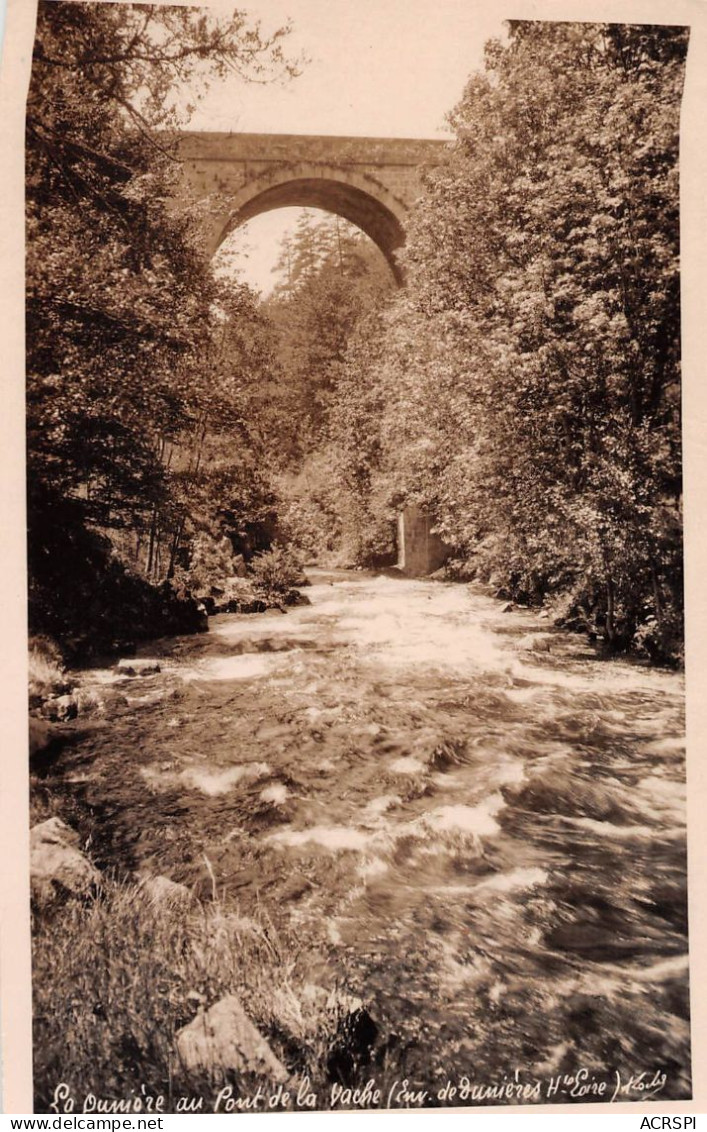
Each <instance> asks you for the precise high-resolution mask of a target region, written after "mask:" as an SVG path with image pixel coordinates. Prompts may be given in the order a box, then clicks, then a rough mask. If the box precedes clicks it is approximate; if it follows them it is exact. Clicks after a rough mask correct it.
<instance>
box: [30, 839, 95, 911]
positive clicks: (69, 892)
mask: <svg viewBox="0 0 707 1132" xmlns="http://www.w3.org/2000/svg"><path fill="white" fill-rule="evenodd" d="M100 882H101V874H100V873H99V872H98V870H97V869H96V868H95V867H94V866H93V865H92V864H91V862H90V861H89V860H88V858H87V857H85V856H84V854H83V853H82V852H81V851H80V849H79V835H78V833H76V832H75V830H73V829H70V828H69V826H68V825H66V824H65V823H64V822H63V821H62V820H61V818H56V817H54V818H49V819H48V820H47V821H43V822H41V823H40V824H39V825H35V826H34V827H33V828H32V830H31V831H30V891H31V894H32V900H33V902H34V904H35V906H37V907H40V908H42V907H46V906H47V905H49V904H52V903H54V902H55V901H56V900H58V899H60V898H66V897H67V896H74V897H85V896H89V895H90V894H91V893H92V892H93V891H94V890H95V889H96V888H97V887H98V886H99V885H100Z"/></svg>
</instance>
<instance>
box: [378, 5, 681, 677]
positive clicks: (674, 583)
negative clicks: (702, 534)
mask: <svg viewBox="0 0 707 1132" xmlns="http://www.w3.org/2000/svg"><path fill="white" fill-rule="evenodd" d="M686 45H687V32H686V31H685V29H681V28H670V27H635V28H633V27H624V26H622V27H620V28H618V27H612V26H610V25H600V24H553V23H535V22H534V23H524V22H513V23H511V25H510V37H509V42H508V44H507V45H506V46H505V47H504V46H502V45H501V44H500V43H497V42H492V43H491V44H489V45H488V46H487V51H486V66H485V70H484V72H483V73H480V74H477V75H475V76H473V77H472V78H471V80H470V82H469V84H468V86H467V88H466V91H465V93H464V97H463V99H462V100H461V102H460V103H459V105H458V106H457V108H456V110H455V111H454V112H453V114H452V115H451V119H450V120H451V123H452V125H453V127H454V129H455V131H456V134H457V141H456V144H455V145H454V147H453V149H452V152H451V158H450V161H449V164H448V165H447V166H446V167H442V168H441V169H440V170H438V171H437V172H436V173H435V174H433V175H431V177H430V183H429V187H428V191H427V193H426V195H425V196H424V198H423V199H422V201H421V203H420V206H419V208H418V209H417V210H416V212H415V214H414V216H413V217H412V222H411V225H410V232H409V237H408V245H407V251H406V267H407V273H408V280H409V301H406V305H407V307H408V310H407V313H403V312H402V311H401V313H400V314H399V315H398V318H397V328H395V327H393V328H391V329H390V330H388V331H387V334H388V340H389V342H390V345H389V348H388V350H387V352H386V360H385V363H384V366H383V367H382V369H383V371H384V372H385V371H386V370H388V371H390V374H391V376H389V377H388V378H387V380H388V382H389V391H390V396H391V398H392V397H393V389H394V388H396V389H397V395H396V398H395V401H393V400H391V402H390V407H389V409H388V415H389V419H390V420H391V422H392V421H394V422H395V427H396V428H397V433H398V443H397V445H395V447H393V446H391V445H389V450H388V454H387V455H385V450H384V456H383V458H382V463H381V468H382V471H381V473H380V474H381V475H385V476H387V477H388V480H389V482H390V490H389V492H388V495H389V497H390V496H391V492H392V493H393V494H395V492H397V498H398V499H402V498H411V497H412V498H417V499H419V500H421V501H423V502H425V503H427V504H428V505H429V506H430V507H431V508H432V509H433V510H434V511H435V512H436V514H437V516H438V519H439V525H440V528H441V529H442V530H443V532H444V533H445V535H446V536H447V538H448V539H449V541H450V542H452V543H453V544H454V545H456V546H457V548H458V551H459V553H460V554H461V555H462V556H465V557H466V558H471V559H473V561H474V563H475V565H476V568H477V569H478V570H480V571H481V572H482V573H485V574H486V575H487V576H488V575H491V576H493V577H494V578H495V579H496V580H497V581H498V582H499V583H500V584H502V585H503V586H504V588H508V589H510V590H511V591H512V592H513V593H514V595H515V596H516V597H518V598H520V599H524V600H541V599H542V598H543V596H545V595H547V594H550V593H560V592H561V593H564V594H565V595H566V596H567V605H568V607H571V608H572V609H573V610H574V612H573V614H572V615H573V616H574V617H575V619H576V618H577V617H581V619H582V620H583V622H584V623H585V624H587V625H588V626H589V627H590V628H591V629H592V630H593V631H595V632H597V633H599V634H600V635H601V636H602V638H603V639H604V640H605V641H606V642H607V644H608V645H609V646H610V647H611V648H624V647H631V646H635V645H640V646H641V647H642V648H644V649H646V650H647V651H648V652H651V653H652V654H653V655H656V656H658V655H662V656H669V655H672V654H673V653H674V652H675V650H676V649H678V650H679V646H680V617H681V602H682V592H681V590H682V580H681V541H680V535H679V531H680V493H681V475H680V416H679V414H680V370H679V365H680V337H679V326H680V318H679V266H678V262H679V261H678V254H679V227H678V131H679V112H680V95H681V90H682V81H683V72H684V59H685V50H686ZM401 325H404V326H405V334H404V336H403V337H404V338H406V339H407V342H408V345H405V343H404V342H402V343H401V341H400V327H401ZM380 368H381V367H379V369H380ZM393 375H394V377H393ZM401 394H403V395H401ZM381 429H382V433H381V435H385V431H386V425H385V424H383V425H382V426H381Z"/></svg>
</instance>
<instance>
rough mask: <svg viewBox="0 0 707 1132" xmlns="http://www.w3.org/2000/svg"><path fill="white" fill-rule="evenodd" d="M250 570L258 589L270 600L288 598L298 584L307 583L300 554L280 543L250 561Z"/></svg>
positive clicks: (303, 584)
mask: <svg viewBox="0 0 707 1132" xmlns="http://www.w3.org/2000/svg"><path fill="white" fill-rule="evenodd" d="M250 571H251V575H252V578H253V583H254V585H255V588H256V591H258V592H259V593H261V594H262V595H263V597H264V598H265V600H266V601H268V602H272V601H277V600H278V599H282V598H287V596H288V595H289V594H290V593H291V591H292V590H293V589H295V588H296V587H297V586H305V585H306V584H307V579H306V577H305V575H304V573H303V571H302V563H301V561H300V559H299V557H298V555H297V554H296V553H295V552H294V551H293V550H291V549H289V548H288V547H284V546H281V545H280V544H279V543H274V545H273V546H272V548H271V549H270V550H266V551H263V553H262V554H257V555H256V556H255V558H253V560H252V562H251V563H250Z"/></svg>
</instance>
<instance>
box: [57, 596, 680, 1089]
mask: <svg viewBox="0 0 707 1132" xmlns="http://www.w3.org/2000/svg"><path fill="white" fill-rule="evenodd" d="M308 593H309V596H310V598H311V602H312V604H311V605H310V606H306V607H299V608H297V609H294V610H292V611H291V612H289V613H288V614H287V615H286V616H283V615H281V614H277V615H268V616H264V617H262V618H260V617H238V616H234V617H220V618H216V619H214V620H213V622H212V632H211V633H210V634H209V636H208V638H200V639H198V640H197V639H194V640H191V641H186V642H185V641H181V642H177V643H176V645H175V650H174V652H173V653H172V654H170V653H169V650H167V655H166V656H165V658H164V660H163V661H161V663H162V664H163V672H162V673H161V674H160V675H159V676H153V677H150V678H149V679H150V680H151V681H152V683H151V684H150V685H149V686H148V685H145V687H144V688H143V687H142V684H141V685H140V686H139V687H138V688H136V689H135V694H137V693H138V692H139V694H141V695H148V694H149V695H150V696H152V697H153V699H152V700H151V701H150V702H149V703H148V702H146V703H145V704H144V705H143V706H139V705H136V707H135V709H134V712H133V714H130V713H129V712H128V713H127V714H126V715H125V717H124V718H123V717H121V718H120V719H116V720H114V721H113V723H112V725H111V731H110V734H106V736H105V739H104V738H102V737H101V735H98V736H93V737H90V738H89V739H87V740H85V743H84V746H87V747H88V754H89V755H90V763H89V766H90V769H91V775H92V776H93V777H92V784H89V786H87V785H86V784H85V783H84V782H83V781H82V780H80V779H77V782H76V786H75V787H74V789H75V790H76V791H83V794H82V795H81V797H84V796H85V797H86V798H90V804H91V806H92V807H93V808H94V811H95V809H96V808H98V809H100V806H101V805H102V804H103V802H102V799H103V798H105V799H106V802H105V805H106V806H107V807H108V808H109V812H110V813H115V810H116V805H117V803H116V799H118V802H119V809H120V815H121V816H120V822H119V826H118V827H116V830H113V829H111V830H110V837H111V838H112V840H111V841H110V846H111V849H110V852H111V853H112V852H114V849H113V846H114V845H115V843H116V840H119V838H120V836H123V835H122V834H121V832H120V831H121V829H122V828H123V827H124V828H125V830H126V831H127V832H126V833H125V839H126V842H127V843H129V845H130V847H131V848H130V852H131V853H132V854H133V855H135V856H136V857H138V858H139V857H140V854H143V855H144V857H145V859H148V860H149V862H150V868H151V869H152V871H155V870H157V871H162V872H164V873H165V874H166V875H168V876H170V877H172V878H173V879H175V880H179V881H182V882H184V883H187V884H190V885H192V886H196V887H197V889H198V886H199V885H201V886H202V890H203V891H204V892H205V893H206V894H207V897H208V894H209V893H211V891H212V889H213V887H214V884H215V886H216V890H217V892H218V893H219V899H222V900H223V901H224V902H225V904H226V906H227V907H228V905H229V901H230V902H232V903H233V905H234V908H233V914H237V915H239V916H241V917H244V918H245V920H247V919H248V918H249V917H251V918H253V920H254V922H255V919H257V916H259V915H261V914H263V913H265V914H266V915H267V916H268V917H269V918H270V919H271V920H272V921H273V922H275V923H278V922H285V921H288V922H290V923H291V924H293V925H295V926H296V931H297V938H298V940H299V941H300V944H301V948H302V952H303V956H304V958H303V957H300V961H301V962H303V963H304V964H305V966H306V961H307V960H306V956H307V955H308V954H309V953H310V952H311V957H312V959H311V961H312V963H313V964H314V965H320V966H321V964H322V963H325V964H326V966H327V969H328V970H329V972H330V975H331V978H332V980H333V981H335V982H337V983H339V984H341V985H344V986H346V987H348V988H349V989H350V991H351V992H352V993H355V994H356V995H358V996H359V997H360V998H361V1000H362V1001H363V1002H364V1003H366V1004H369V1009H370V1011H371V1012H372V1013H373V1014H374V1015H375V1018H376V1023H377V1024H378V1025H379V1027H380V1030H381V1033H382V1034H383V1035H386V1036H387V1037H388V1038H390V1040H391V1041H392V1040H393V1038H394V1039H395V1041H396V1042H398V1044H399V1045H402V1046H404V1048H405V1049H406V1050H407V1051H408V1052H407V1054H406V1057H407V1058H408V1066H409V1074H410V1078H411V1080H422V1079H423V1078H424V1077H425V1074H426V1073H428V1074H429V1073H432V1072H433V1070H434V1069H435V1067H442V1069H443V1070H444V1073H445V1075H448V1076H453V1075H454V1073H459V1074H461V1073H470V1072H473V1073H475V1074H476V1075H477V1076H478V1077H479V1078H480V1079H495V1078H497V1077H499V1076H502V1074H503V1073H505V1072H510V1073H511V1074H512V1073H513V1072H514V1070H515V1068H516V1067H517V1066H518V1065H523V1066H526V1067H528V1071H529V1072H531V1071H537V1072H538V1073H540V1072H550V1071H552V1072H557V1073H571V1072H576V1070H577V1069H578V1068H580V1067H583V1066H584V1067H587V1068H588V1069H590V1071H592V1072H595V1073H597V1074H599V1073H601V1072H604V1071H606V1072H607V1073H611V1072H614V1071H619V1072H620V1073H622V1074H625V1075H626V1076H629V1075H630V1073H632V1072H638V1071H642V1070H644V1069H645V1070H646V1071H651V1072H652V1071H653V1069H655V1068H658V1067H660V1066H663V1067H667V1071H669V1077H670V1084H669V1085H668V1086H666V1092H665V1094H664V1095H665V1096H666V1097H668V1096H672V1097H678V1096H685V1095H686V1092H687V1090H688V1087H689V1084H688V1083H689V1061H688V1022H687V1017H688V1014H687V1010H688V1005H687V991H686V985H687V981H686V977H687V960H686V955H687V942H686V874H685V856H684V821H685V784H684V722H683V683H682V679H681V677H680V676H679V675H677V674H671V673H667V672H661V671H657V670H651V669H648V668H646V667H643V666H640V665H635V664H631V663H629V662H626V661H612V662H603V661H600V660H598V659H596V658H594V657H593V656H592V654H591V651H590V650H589V649H588V647H587V645H586V642H584V641H583V640H582V639H581V638H574V637H571V636H569V635H566V634H561V633H555V632H553V631H552V630H551V629H550V627H549V626H548V623H547V622H546V621H545V622H541V621H539V619H538V618H537V617H535V616H534V615H533V614H532V613H530V612H520V611H519V612H514V613H505V614H504V613H503V612H502V611H501V605H500V603H498V602H496V601H494V600H493V599H491V598H489V597H487V596H485V595H482V594H479V593H475V592H474V591H473V590H471V589H470V588H469V587H466V586H462V585H437V584H434V583H430V582H426V581H405V580H402V579H394V578H366V577H363V576H360V577H356V578H355V579H352V578H351V577H345V578H341V580H337V579H336V578H334V582H333V584H331V583H330V582H329V581H324V580H321V581H317V578H316V575H315V584H314V585H313V586H312V587H311V588H310V589H309V590H308ZM123 679H124V678H123ZM101 680H102V681H103V682H108V681H109V676H108V675H106V674H103V675H101V676H99V677H97V682H100V681H101ZM133 683H135V682H133ZM155 695H157V700H156V701H155V699H154V696H155ZM160 695H162V697H163V702H162V703H160V702H159V696H160ZM130 710H131V711H133V709H130ZM136 752H139V757H137V756H136ZM82 758H86V752H84V751H83V748H82V745H81V742H79V743H77V744H76V746H75V747H74V748H72V754H71V755H70V756H68V755H67V763H68V764H69V769H71V765H73V764H71V760H72V759H73V760H74V761H75V762H76V765H77V766H79V764H80V769H85V767H84V763H82V762H81V760H82ZM146 794H147V796H148V799H149V801H148V805H147V810H146V808H145V807H146V803H145V798H146ZM111 807H112V808H111ZM92 812H93V811H92ZM117 820H118V819H117V818H115V817H113V818H108V819H106V821H107V822H108V825H106V827H105V829H106V830H108V828H109V823H110V821H114V822H116V821H117ZM150 821H154V828H152V827H150ZM136 827H137V828H140V829H144V833H143V835H142V837H141V839H140V840H137V841H136V838H135V836H134V833H133V831H134V829H135V828H136ZM166 830H167V831H169V836H168V837H167V836H166V834H165V831H166ZM205 859H206V860H208V862H209V869H208V870H207V869H206V866H205ZM212 874H213V875H212Z"/></svg>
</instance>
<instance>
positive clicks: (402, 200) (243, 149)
mask: <svg viewBox="0 0 707 1132" xmlns="http://www.w3.org/2000/svg"><path fill="white" fill-rule="evenodd" d="M446 149H447V143H446V142H444V141H432V140H425V139H419V138H358V137H314V136H309V135H301V134H225V133H184V134H183V135H182V137H181V141H180V151H179V152H180V158H181V161H182V163H183V170H184V176H185V179H186V187H187V191H188V193H189V194H190V195H191V196H192V197H193V198H194V199H196V200H200V201H204V204H205V209H204V224H205V226H206V238H207V248H208V251H209V254H211V255H213V253H214V252H215V251H216V249H217V248H218V247H219V245H220V244H221V243H222V242H223V240H225V238H226V237H227V236H228V235H229V234H230V233H231V232H232V231H233V230H234V228H237V227H239V226H240V225H241V224H244V223H246V221H248V220H252V219H253V218H254V217H255V216H259V215H260V214H261V213H263V212H269V211H271V210H272V209H275V208H288V207H292V206H300V207H305V208H322V209H325V210H326V211H328V212H333V213H335V214H337V215H339V216H342V217H343V218H344V219H346V220H349V221H351V223H353V224H355V225H356V226H357V227H359V228H361V229H362V231H364V232H365V233H366V235H367V236H370V238H371V239H372V240H373V241H374V243H376V244H377V245H378V247H379V248H380V249H381V251H382V252H383V254H384V256H385V257H386V259H387V261H388V263H389V264H390V267H391V269H392V271H393V274H394V275H395V277H396V279H397V281H398V282H401V273H400V268H399V266H398V264H397V262H396V259H395V252H396V250H397V249H398V248H399V247H400V246H401V245H402V244H403V243H404V242H405V227H406V218H407V213H408V211H409V209H410V207H411V206H412V204H413V203H414V201H415V200H416V198H417V197H418V196H419V195H420V191H421V188H422V174H423V170H424V169H425V168H429V167H434V166H436V165H440V164H442V163H443V162H444V161H445V159H446Z"/></svg>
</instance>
